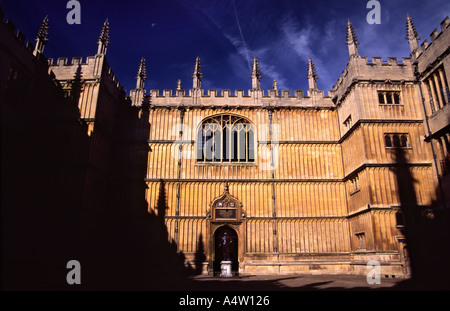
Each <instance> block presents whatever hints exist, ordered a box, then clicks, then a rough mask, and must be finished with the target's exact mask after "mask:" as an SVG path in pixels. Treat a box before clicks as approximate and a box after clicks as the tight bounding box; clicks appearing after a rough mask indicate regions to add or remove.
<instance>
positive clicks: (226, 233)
mask: <svg viewBox="0 0 450 311" xmlns="http://www.w3.org/2000/svg"><path fill="white" fill-rule="evenodd" d="M238 258H239V257H238V235H237V233H236V231H234V229H232V228H230V227H229V226H221V227H219V228H217V230H216V232H215V233H214V275H216V274H218V273H220V271H221V270H220V269H221V268H220V263H221V262H222V261H223V260H229V261H231V262H232V265H231V269H232V272H233V274H237V273H238V270H239V261H238Z"/></svg>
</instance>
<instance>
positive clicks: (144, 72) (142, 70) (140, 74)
mask: <svg viewBox="0 0 450 311" xmlns="http://www.w3.org/2000/svg"><path fill="white" fill-rule="evenodd" d="M136 78H142V79H146V78H147V68H146V66H145V58H144V57H142V59H141V63H140V64H139V70H138V74H137V77H136Z"/></svg>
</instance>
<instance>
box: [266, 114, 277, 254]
mask: <svg viewBox="0 0 450 311" xmlns="http://www.w3.org/2000/svg"><path fill="white" fill-rule="evenodd" d="M267 112H268V114H269V143H270V170H271V172H272V205H273V210H272V218H273V252H274V253H276V254H277V257H278V241H277V213H276V205H275V204H276V197H275V172H274V160H273V142H272V134H273V133H272V114H273V109H269V110H267Z"/></svg>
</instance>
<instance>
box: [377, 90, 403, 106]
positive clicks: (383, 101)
mask: <svg viewBox="0 0 450 311" xmlns="http://www.w3.org/2000/svg"><path fill="white" fill-rule="evenodd" d="M378 103H379V104H380V105H400V92H399V91H378Z"/></svg>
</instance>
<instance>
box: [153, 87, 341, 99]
mask: <svg viewBox="0 0 450 311" xmlns="http://www.w3.org/2000/svg"><path fill="white" fill-rule="evenodd" d="M186 91H187V92H188V93H187V94H186ZM313 92H314V94H315V96H319V97H330V98H331V97H332V95H333V94H331V95H330V93H333V91H328V96H325V92H324V91H323V90H313ZM311 93H312V92H311V91H310V90H308V91H307V93H306V95H305V93H304V91H303V90H294V92H293V93H291V90H257V91H255V90H247V92H246V91H245V90H244V89H237V90H234V92H231V90H229V89H221V90H217V89H208V90H204V89H199V90H195V89H190V90H183V89H182V90H175V92H174V90H171V89H170V90H163V91H162V93H161V92H160V90H155V89H153V90H150V96H151V97H152V98H161V97H194V96H197V97H204V98H216V97H217V98H252V97H254V96H259V97H262V98H298V99H300V98H309V97H311V96H312V95H311Z"/></svg>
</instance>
